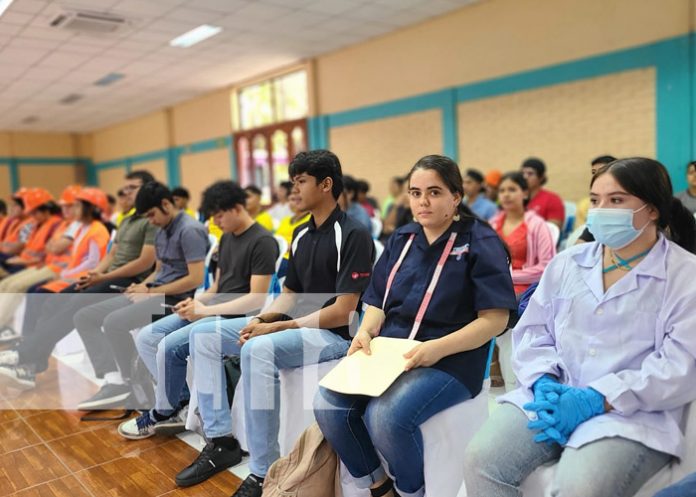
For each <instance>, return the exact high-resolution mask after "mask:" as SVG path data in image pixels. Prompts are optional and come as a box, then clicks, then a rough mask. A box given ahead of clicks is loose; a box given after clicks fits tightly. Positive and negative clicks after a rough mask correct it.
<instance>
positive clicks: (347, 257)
mask: <svg viewBox="0 0 696 497" xmlns="http://www.w3.org/2000/svg"><path fill="white" fill-rule="evenodd" d="M374 254H375V246H374V242H373V241H372V236H371V235H370V232H369V231H368V230H367V229H366V228H365V227H364V226H363V225H362V224H360V223H359V222H358V221H356V220H355V219H353V218H351V217H350V216H348V215H346V213H345V212H343V211H342V210H341V209H340V208H339V207H338V206H336V208H335V209H334V211H333V212H332V213H331V215H330V216H329V217H328V219H327V220H326V221H325V222H324V223H322V225H321V226H319V227H317V226H316V225H315V224H314V217H313V216H312V217H311V218H310V219H309V221H308V222H306V223H304V224H301V225H300V226H298V227H297V228H296V229H295V232H294V234H293V239H292V247H291V250H290V259H289V260H288V269H287V274H286V277H285V286H286V287H288V289H290V290H292V291H293V292H295V293H305V294H334V295H335V294H339V295H340V294H347V293H362V292H363V291H364V290H365V289H366V288H367V285H368V283H369V281H370V275H371V274H372V263H373V261H374ZM334 301H335V298H332V299H330V300H329V301H327V302H324V303H322V304H321V305H320V306H315V307H314V308H313V309H306V310H301V309H295V311H294V313H293V317H301V316H303V315H305V314H307V313H311V312H314V311H317V310H318V308H319V307H322V308H323V307H327V306H329V305H331V304H332V303H333V302H334ZM330 331H333V332H334V333H337V334H338V335H340V336H342V337H343V338H346V339H349V338H350V335H349V332H348V326H341V327H339V328H333V329H331V330H330Z"/></svg>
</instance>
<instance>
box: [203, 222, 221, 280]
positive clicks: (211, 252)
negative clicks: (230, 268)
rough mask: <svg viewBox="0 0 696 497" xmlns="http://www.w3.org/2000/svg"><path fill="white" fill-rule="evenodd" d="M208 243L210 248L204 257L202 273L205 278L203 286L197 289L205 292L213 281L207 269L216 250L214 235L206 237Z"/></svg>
mask: <svg viewBox="0 0 696 497" xmlns="http://www.w3.org/2000/svg"><path fill="white" fill-rule="evenodd" d="M208 243H209V244H210V248H209V249H208V253H207V254H206V255H205V264H204V271H205V272H204V273H203V274H205V278H204V280H203V285H201V286H200V287H199V290H207V289H208V288H210V285H212V284H213V280H214V279H215V275H212V274H210V271H209V268H210V262H211V261H212V260H213V255H214V254H215V250H217V247H218V243H219V241H218V239H217V237H215V235H208Z"/></svg>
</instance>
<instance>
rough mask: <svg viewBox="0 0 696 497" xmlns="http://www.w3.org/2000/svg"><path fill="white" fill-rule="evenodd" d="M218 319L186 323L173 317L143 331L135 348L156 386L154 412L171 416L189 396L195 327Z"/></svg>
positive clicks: (209, 318)
mask: <svg viewBox="0 0 696 497" xmlns="http://www.w3.org/2000/svg"><path fill="white" fill-rule="evenodd" d="M216 319H218V318H217V317H215V316H212V317H208V318H204V319H202V320H200V321H194V322H191V321H187V320H185V319H181V318H180V317H179V316H177V315H176V314H170V315H169V316H165V317H163V318H162V319H158V320H157V321H155V322H154V323H152V324H149V325H147V326H145V327H144V328H142V329H141V330H140V332H139V333H138V336H137V337H136V339H135V346H136V348H137V349H138V354H140V357H141V358H142V360H143V362H144V363H145V366H147V369H148V370H149V371H150V374H151V375H152V377H153V378H155V382H156V383H157V389H156V392H155V393H156V395H155V409H156V410H157V412H158V413H160V414H163V415H165V416H169V415H171V414H173V413H174V410H175V409H176V408H177V407H178V406H179V405H180V404H181V403H182V402H186V401H188V399H189V397H190V393H189V390H188V386H187V385H186V365H187V363H186V359H188V356H189V333H190V332H191V329H192V328H193V326H194V325H195V324H200V323H203V322H206V321H214V320H216Z"/></svg>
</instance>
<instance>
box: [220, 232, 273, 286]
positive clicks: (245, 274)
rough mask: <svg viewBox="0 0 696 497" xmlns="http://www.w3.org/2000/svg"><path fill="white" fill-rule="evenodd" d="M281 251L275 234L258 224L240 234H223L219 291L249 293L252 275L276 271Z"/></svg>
mask: <svg viewBox="0 0 696 497" xmlns="http://www.w3.org/2000/svg"><path fill="white" fill-rule="evenodd" d="M278 250H279V249H278V243H277V242H276V241H275V239H274V238H273V235H272V234H271V233H270V232H269V231H268V230H266V229H265V228H263V227H262V226H261V225H260V224H258V223H254V224H253V225H251V227H250V228H249V229H247V230H246V231H245V232H244V233H242V234H241V235H239V236H237V235H234V234H233V233H225V234H224V235H222V238H221V239H220V249H219V252H218V253H219V255H218V268H219V269H220V280H219V282H218V290H217V291H218V293H219V294H223V293H236V294H245V293H249V291H250V290H251V277H252V275H269V274H273V273H275V264H276V260H277V259H278V255H279V254H278Z"/></svg>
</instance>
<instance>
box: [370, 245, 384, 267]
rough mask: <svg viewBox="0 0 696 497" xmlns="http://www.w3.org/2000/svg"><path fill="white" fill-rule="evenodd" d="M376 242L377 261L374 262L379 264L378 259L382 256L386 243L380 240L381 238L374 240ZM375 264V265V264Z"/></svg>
mask: <svg viewBox="0 0 696 497" xmlns="http://www.w3.org/2000/svg"><path fill="white" fill-rule="evenodd" d="M374 243H375V262H374V264H377V261H378V260H379V258H380V257H381V256H382V252H384V244H383V243H382V242H380V241H379V240H374ZM374 264H373V266H374Z"/></svg>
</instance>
